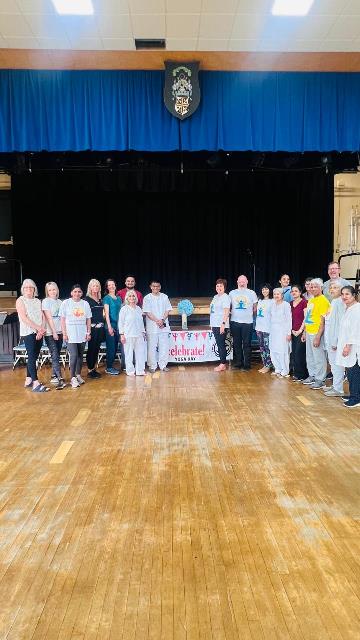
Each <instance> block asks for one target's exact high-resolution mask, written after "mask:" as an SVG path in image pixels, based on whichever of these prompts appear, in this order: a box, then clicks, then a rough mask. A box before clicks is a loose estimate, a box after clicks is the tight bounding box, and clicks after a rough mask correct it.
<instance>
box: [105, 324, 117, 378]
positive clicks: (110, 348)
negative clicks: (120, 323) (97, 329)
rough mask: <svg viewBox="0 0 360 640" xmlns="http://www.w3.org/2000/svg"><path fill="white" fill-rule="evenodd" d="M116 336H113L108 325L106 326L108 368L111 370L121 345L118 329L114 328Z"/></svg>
mask: <svg viewBox="0 0 360 640" xmlns="http://www.w3.org/2000/svg"><path fill="white" fill-rule="evenodd" d="M113 330H114V335H113V336H111V335H110V333H109V330H108V328H107V325H105V340H106V368H107V369H111V368H112V366H113V364H114V360H115V356H116V350H117V347H118V344H119V331H118V328H117V327H113Z"/></svg>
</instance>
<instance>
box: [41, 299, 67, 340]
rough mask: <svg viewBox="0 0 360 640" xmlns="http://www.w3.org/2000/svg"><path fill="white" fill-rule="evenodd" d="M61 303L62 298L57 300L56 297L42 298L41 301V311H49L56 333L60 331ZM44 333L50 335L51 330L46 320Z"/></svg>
mask: <svg viewBox="0 0 360 640" xmlns="http://www.w3.org/2000/svg"><path fill="white" fill-rule="evenodd" d="M61 304H62V300H59V299H58V298H57V299H54V298H44V300H43V301H42V303H41V306H42V310H43V311H50V314H51V316H52V319H53V323H54V327H55V330H56V333H62V329H61V319H60V307H61ZM46 335H47V336H52V331H51V328H50V325H49V323H48V321H47V320H46Z"/></svg>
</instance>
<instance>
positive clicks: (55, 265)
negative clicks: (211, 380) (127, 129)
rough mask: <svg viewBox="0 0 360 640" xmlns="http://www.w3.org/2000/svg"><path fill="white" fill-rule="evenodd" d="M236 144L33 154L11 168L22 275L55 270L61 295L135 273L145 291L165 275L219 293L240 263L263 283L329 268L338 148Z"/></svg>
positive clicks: (191, 292) (185, 290) (182, 289)
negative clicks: (213, 149)
mask: <svg viewBox="0 0 360 640" xmlns="http://www.w3.org/2000/svg"><path fill="white" fill-rule="evenodd" d="M91 155H92V154H87V156H86V157H87V158H88V157H89V156H91ZM234 155H235V154H234ZM234 155H232V154H187V155H184V154H155V155H153V156H151V155H150V154H147V155H145V156H144V154H132V155H131V154H130V155H128V156H127V155H126V154H122V156H121V159H122V160H123V162H122V163H119V162H118V163H117V165H116V166H115V164H114V157H115V156H114V154H104V156H106V157H102V159H101V165H99V164H96V162H95V159H94V162H93V164H89V165H84V158H83V157H82V159H81V163H82V164H81V163H79V164H78V165H74V164H69V162H70V161H69V157H70V156H67V157H66V158H67V159H65V156H64V155H63V156H62V162H63V163H64V164H63V165H62V166H60V164H61V163H60V164H58V165H57V166H56V167H52V165H51V163H52V162H55V163H56V162H58V160H59V158H61V156H58V155H57V156H56V154H55V155H54V154H39V155H38V156H31V157H30V156H28V155H27V156H26V157H24V158H23V159H22V160H21V162H20V165H19V163H18V165H17V166H18V169H17V170H14V168H13V170H12V173H13V184H12V212H13V227H14V241H15V247H14V251H15V255H16V257H17V258H20V259H21V261H22V263H23V270H24V276H25V277H31V278H33V279H34V280H35V281H36V282H37V284H38V286H39V287H40V290H42V288H43V285H44V283H45V282H46V281H47V280H55V281H56V282H58V283H59V285H60V289H61V295H62V296H67V295H68V292H69V287H70V285H71V284H72V283H74V282H80V283H81V284H82V286H83V287H84V288H86V285H87V282H88V281H89V279H90V278H94V277H95V278H97V279H99V280H100V281H101V282H104V281H105V280H106V278H108V277H114V278H115V279H116V280H117V281H118V283H122V281H123V280H124V278H125V276H126V275H127V274H128V273H132V274H135V276H136V279H137V283H138V286H139V288H140V289H141V290H143V291H144V292H148V290H149V289H148V283H149V280H150V279H151V278H153V277H155V278H157V279H159V280H160V281H161V283H162V287H163V290H164V291H166V292H167V293H168V294H169V295H170V296H210V295H212V294H213V290H214V282H215V280H216V278H218V277H225V278H227V280H228V283H229V289H231V288H234V287H235V285H236V279H237V276H238V275H239V274H240V273H245V274H247V275H248V277H249V280H250V283H251V285H252V286H253V284H254V275H255V280H256V289H257V290H258V289H259V287H260V285H261V283H262V282H264V281H267V282H270V283H272V284H275V283H277V280H278V277H279V275H280V274H281V273H283V272H286V273H289V275H290V276H291V279H292V282H297V281H303V280H304V278H305V277H306V276H309V275H311V276H321V277H324V276H326V267H327V263H328V261H329V260H330V259H331V258H332V251H333V206H334V194H333V174H334V169H335V166H334V164H333V158H334V156H331V155H329V154H328V155H324V154H322V155H320V154H317V156H316V158H314V157H313V156H314V154H310V156H309V158H308V159H307V164H306V163H305V156H306V154H301V155H300V156H299V157H297V158H293V159H291V158H290V155H289V154H287V155H286V154H283V156H282V157H281V158H280V157H278V155H277V154H270V155H271V156H272V164H273V166H270V159H269V154H247V156H248V159H247V160H246V161H245V160H244V158H242V160H241V162H240V160H239V159H236V158H235V159H234ZM237 155H238V156H239V158H240V156H241V154H237ZM45 156H48V159H49V162H48V164H47V165H46V166H47V168H46V167H44V166H43V165H41V162H44V161H45V160H44V157H45ZM50 156H51V162H50ZM74 156H76V154H73V155H72V156H71V157H72V162H74V160H73V157H74ZM149 156H150V159H149ZM164 156H166V158H165V157H164ZM275 157H276V162H275ZM29 158H30V168H29V165H28V162H29ZM93 158H95V157H93ZM126 158H128V160H127V161H126ZM134 158H136V162H134ZM284 158H285V160H284ZM107 159H108V162H107ZM78 160H79V158H78ZM259 163H260V164H259ZM276 163H278V165H279V163H280V164H281V166H276ZM289 163H290V164H289ZM304 163H305V164H304ZM19 166H20V168H19ZM254 264H255V269H254V267H253V265H254Z"/></svg>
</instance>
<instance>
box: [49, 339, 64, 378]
mask: <svg viewBox="0 0 360 640" xmlns="http://www.w3.org/2000/svg"><path fill="white" fill-rule="evenodd" d="M45 342H46V344H47V346H48V349H49V351H50V355H51V364H52V372H53V375H54V376H56V377H57V378H61V370H60V351H61V347H62V343H63V337H62V334H61V333H59V339H58V340H54V338H53V337H52V336H45Z"/></svg>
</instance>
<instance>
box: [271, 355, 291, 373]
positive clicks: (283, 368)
mask: <svg viewBox="0 0 360 640" xmlns="http://www.w3.org/2000/svg"><path fill="white" fill-rule="evenodd" d="M270 358H271V362H272V363H273V365H274V369H275V371H276V373H281V374H282V375H283V376H287V375H288V373H289V360H290V354H289V350H288V349H287V350H286V351H283V352H282V353H279V352H277V351H272V350H271V349H270Z"/></svg>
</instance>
